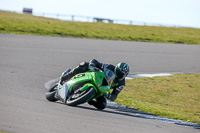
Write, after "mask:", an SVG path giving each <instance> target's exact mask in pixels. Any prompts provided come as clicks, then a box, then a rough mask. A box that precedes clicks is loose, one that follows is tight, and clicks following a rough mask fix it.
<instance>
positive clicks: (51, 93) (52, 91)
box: [46, 84, 58, 102]
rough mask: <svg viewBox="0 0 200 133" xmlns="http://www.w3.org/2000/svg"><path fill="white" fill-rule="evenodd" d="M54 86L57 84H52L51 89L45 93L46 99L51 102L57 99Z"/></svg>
mask: <svg viewBox="0 0 200 133" xmlns="http://www.w3.org/2000/svg"><path fill="white" fill-rule="evenodd" d="M56 87H57V84H56V85H54V86H53V87H52V88H51V89H49V90H48V92H47V93H46V99H47V100H49V101H51V102H55V101H58V99H57V98H55V95H56Z"/></svg>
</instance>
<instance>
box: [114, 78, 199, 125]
mask: <svg viewBox="0 0 200 133" xmlns="http://www.w3.org/2000/svg"><path fill="white" fill-rule="evenodd" d="M116 102H117V103H118V104H121V105H126V106H128V107H131V108H135V109H138V110H140V111H145V112H148V113H153V114H157V115H159V116H164V117H168V118H173V119H179V120H184V121H187V122H195V123H198V124H200V74H176V75H173V76H166V77H153V78H136V79H132V80H127V81H126V87H125V88H124V89H123V91H122V92H121V93H120V94H119V96H118V99H117V100H116Z"/></svg>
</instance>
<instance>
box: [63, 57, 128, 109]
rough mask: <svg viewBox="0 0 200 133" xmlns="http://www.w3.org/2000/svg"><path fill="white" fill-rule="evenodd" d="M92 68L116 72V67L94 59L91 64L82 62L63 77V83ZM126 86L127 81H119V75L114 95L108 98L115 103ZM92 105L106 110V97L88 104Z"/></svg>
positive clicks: (113, 86) (114, 83)
mask: <svg viewBox="0 0 200 133" xmlns="http://www.w3.org/2000/svg"><path fill="white" fill-rule="evenodd" d="M91 67H97V68H99V69H101V70H104V68H108V69H110V70H112V71H113V72H114V70H115V66H114V65H111V64H103V63H100V62H99V61H97V60H96V59H92V60H91V61H90V62H89V63H88V62H82V63H80V64H79V65H78V66H77V67H75V68H74V69H73V70H71V71H70V72H69V73H67V74H66V75H64V76H62V77H61V81H65V80H69V79H70V78H72V77H73V76H75V75H76V74H78V73H83V72H87V71H88V70H89V68H91ZM124 86H125V79H123V80H118V78H117V75H116V77H115V79H114V81H113V83H112V89H113V91H112V93H111V94H110V95H109V96H108V97H107V98H108V99H109V100H111V101H115V100H116V99H117V96H118V94H119V93H120V92H121V91H122V89H123V88H124ZM88 103H89V104H90V105H93V106H95V107H96V108H98V109H104V108H105V107H106V105H107V103H106V98H105V97H104V96H101V97H99V98H97V99H96V100H95V101H90V102H88Z"/></svg>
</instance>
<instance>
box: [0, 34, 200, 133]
mask: <svg viewBox="0 0 200 133" xmlns="http://www.w3.org/2000/svg"><path fill="white" fill-rule="evenodd" d="M92 58H96V59H98V60H99V61H101V62H105V63H112V64H117V63H118V62H120V61H125V62H127V63H128V64H129V65H130V67H131V73H132V74H134V73H160V72H169V73H171V72H172V73H173V72H181V73H200V46H195V45H181V44H159V43H145V42H129V41H111V40H110V41H109V40H94V39H78V38H59V37H44V36H30V35H12V34H0V85H1V89H0V98H1V100H0V131H7V132H14V133H15V132H16V133H37V132H38V133H56V132H58V133H63V132H75V133H76V132H80V133H102V132H108V133H134V132H136V133H161V132H162V133H200V130H199V129H196V128H194V127H189V126H182V125H177V124H172V123H167V122H161V121H158V120H152V119H146V118H141V117H137V116H134V115H127V114H126V113H124V112H126V110H114V109H111V108H106V109H105V110H103V111H99V110H97V109H95V108H94V107H92V106H89V105H88V104H84V105H81V106H78V107H69V106H66V105H64V104H62V103H60V102H57V103H52V102H48V101H47V100H46V99H45V92H46V89H45V87H44V84H45V82H47V81H49V80H52V79H55V78H57V77H59V75H60V73H61V72H62V71H64V70H65V69H66V68H72V67H74V66H76V65H77V64H78V63H79V62H82V61H89V60H90V59H92Z"/></svg>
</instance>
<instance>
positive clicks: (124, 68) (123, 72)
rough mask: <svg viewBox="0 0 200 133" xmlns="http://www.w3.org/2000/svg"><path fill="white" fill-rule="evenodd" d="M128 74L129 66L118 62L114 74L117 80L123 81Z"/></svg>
mask: <svg viewBox="0 0 200 133" xmlns="http://www.w3.org/2000/svg"><path fill="white" fill-rule="evenodd" d="M128 73H129V66H128V64H126V63H124V62H120V63H119V64H117V65H116V66H115V74H116V76H117V78H118V79H119V80H122V79H124V78H125V77H126V76H127V75H128Z"/></svg>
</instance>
